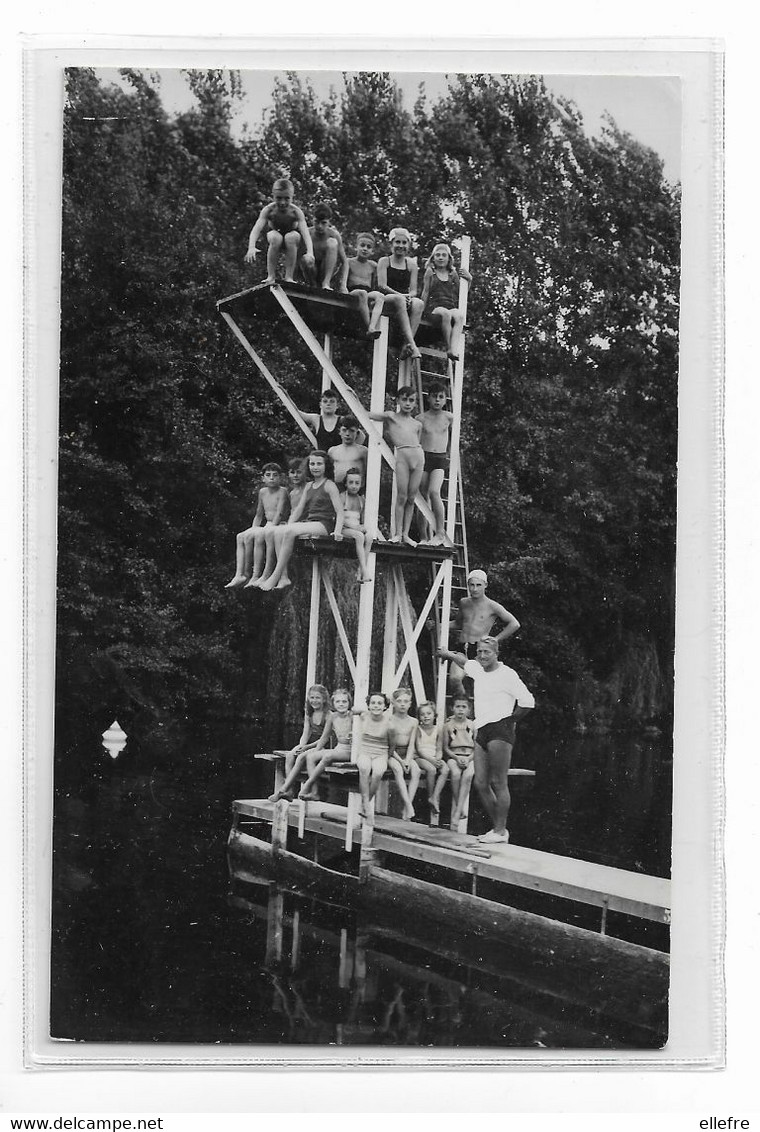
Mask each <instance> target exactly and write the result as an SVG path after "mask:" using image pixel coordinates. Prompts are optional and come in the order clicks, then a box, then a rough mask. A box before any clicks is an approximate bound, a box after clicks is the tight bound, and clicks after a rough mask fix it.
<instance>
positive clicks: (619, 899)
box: [232, 799, 670, 923]
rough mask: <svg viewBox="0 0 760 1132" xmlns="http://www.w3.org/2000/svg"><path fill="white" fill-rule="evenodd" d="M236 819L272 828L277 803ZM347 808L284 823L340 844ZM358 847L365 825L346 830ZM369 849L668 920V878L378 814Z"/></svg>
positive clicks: (238, 809)
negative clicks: (492, 842) (486, 843)
mask: <svg viewBox="0 0 760 1132" xmlns="http://www.w3.org/2000/svg"><path fill="white" fill-rule="evenodd" d="M232 809H233V814H234V822H235V825H237V822H238V820H239V819H240V818H253V819H256V820H259V821H265V822H268V823H270V824H271V823H272V819H273V816H274V809H275V804H274V803H272V802H269V801H266V800H265V799H251V800H244V799H241V800H237V801H235V802H233V804H232ZM347 817H348V808H347V807H346V806H339V805H333V804H329V803H326V802H294V803H291V804H290V805H289V806H288V813H287V821H288V825H289V826H295V827H297V828H298V829H299V830H302V831H305V830H309V831H310V832H313V833H318V834H323V835H325V836H327V837H331V838H334V839H336V840H339V841H344V842H345V841H346V840H347V829H346V823H347ZM350 834H351V837H350V840H351V841H352V842H353V843H354V844H359V845H360V844H361V843H362V826H361V825H359V826H357V827H356V828H354V829H352V830H351V831H350ZM372 848H373V849H377V850H379V851H380V852H385V853H390V854H395V855H397V856H401V857H406V858H409V859H412V860H417V861H424V862H426V863H428V864H431V865H439V866H442V867H444V868H449V869H452V870H454V871H456V872H460V873H468V874H469V875H471V876H472V877H473V878H478V877H484V878H487V879H489V880H494V881H499V882H501V883H503V884H511V885H515V886H517V887H519V888H526V889H530V890H532V891H534V892H543V893H546V894H547V895H551V896H560V897H564V898H565V899H567V900H575V901H578V902H579V903H582V904H590V905H593V906H596V907H598V908H602V909H603V911H604V912H605V913H606V911H607V910H609V911H613V912H623V913H625V914H626V915H629V916H637V917H639V918H641V919H646V920H654V921H657V922H659V923H670V881H669V880H667V879H666V878H664V877H652V876H645V875H643V874H641V873H633V872H628V871H626V870H625V869H616V868H612V867H610V866H609V865H599V864H596V863H595V862H593V861H581V860H578V859H576V858H573V857H562V856H559V855H557V854H554V853H543V852H541V851H539V850H536V849H527V848H525V847H524V846H521V845H510V844H505V845H489V846H487V847H486V846H484V845H482V844H481V843H480V842H478V841H477V839H476V838H474V837H470V836H468V835H465V834H460V833H456V832H454V831H452V830H448V829H440V828H432V827H427V826H423V825H419V824H417V823H414V822H405V821H402V820H400V819H399V818H392V817H389V816H388V815H386V814H376V815H375V822H374V832H373V836H372Z"/></svg>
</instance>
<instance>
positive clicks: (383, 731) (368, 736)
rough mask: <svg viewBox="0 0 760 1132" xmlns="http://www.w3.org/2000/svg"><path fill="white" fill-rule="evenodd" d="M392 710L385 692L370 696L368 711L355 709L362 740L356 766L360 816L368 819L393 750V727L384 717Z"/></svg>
mask: <svg viewBox="0 0 760 1132" xmlns="http://www.w3.org/2000/svg"><path fill="white" fill-rule="evenodd" d="M389 706H390V702H389V700H388V697H387V696H386V695H385V693H384V692H370V694H369V695H368V696H367V709H368V710H367V711H360V709H357V708H354V712H355V713H356V714H358V715H359V716H360V719H361V740H360V743H359V754H358V756H357V759H356V764H357V766H358V768H359V792H360V793H361V798H362V805H361V813H362V817H365V818H369V817H370V816H371V814H372V805H373V802H374V800H375V795H376V794H377V792H378V790H379V788H380V783H381V782H382V781H383V775H384V774H385V772H386V770H387V769H388V759H389V757H390V755H391V754H392V753H393V749H394V736H393V726H392V723H391V721H390V719H388V717H387V716H386V714H385V712H386V710H387V709H388V707H389Z"/></svg>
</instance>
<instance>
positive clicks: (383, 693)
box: [367, 691, 391, 708]
mask: <svg viewBox="0 0 760 1132" xmlns="http://www.w3.org/2000/svg"><path fill="white" fill-rule="evenodd" d="M373 696H380V697H381V699H383V700H385V706H386V708H389V707H390V706H391V701H390V700H389V699H388V697H387V696H386V694H385V692H380V691H375V692H368V693H367V707H369V701H370V700H371V699H372V697H373Z"/></svg>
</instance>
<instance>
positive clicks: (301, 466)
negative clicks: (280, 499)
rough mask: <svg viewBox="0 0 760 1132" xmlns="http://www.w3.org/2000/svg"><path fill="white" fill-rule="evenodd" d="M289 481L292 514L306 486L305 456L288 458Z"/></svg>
mask: <svg viewBox="0 0 760 1132" xmlns="http://www.w3.org/2000/svg"><path fill="white" fill-rule="evenodd" d="M288 482H289V484H290V491H289V493H288V498H289V500H290V514H291V515H292V514H293V512H294V511H295V509H296V507H297V506H298V501H299V499H300V498H301V496H302V495H303V491H304V488H305V487H306V457H305V456H293V458H292V459H290V460H288Z"/></svg>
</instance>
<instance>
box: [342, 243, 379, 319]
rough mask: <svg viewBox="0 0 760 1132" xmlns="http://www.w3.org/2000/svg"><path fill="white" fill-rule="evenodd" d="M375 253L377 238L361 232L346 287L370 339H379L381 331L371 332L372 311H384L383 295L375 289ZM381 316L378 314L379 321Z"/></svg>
mask: <svg viewBox="0 0 760 1132" xmlns="http://www.w3.org/2000/svg"><path fill="white" fill-rule="evenodd" d="M374 251H375V237H374V236H373V235H372V233H371V232H360V233H359V235H358V236H357V237H356V255H355V256H351V258H350V259H349V261H348V279H347V280H346V287H347V288H348V293H349V295H351V296H352V297H353V298H354V299H355V300H356V304H357V306H358V307H359V314H360V315H361V316H362V321H363V323H364V325H365V326H366V327H367V337H368V338H378V337H379V336H380V329H379V327H376V328H375V329H374V330H370V310H371V311H372V313H373V314H374V311H375V307H376V306H378V305H379V307H380V313H381V314H382V309H383V294H382V292H381V291H378V290H377V289H376V287H375V274H376V272H377V263H376V262H375V260H374V259H372V258H371V257H372V255H373V253H374ZM379 318H380V315H379V314H378V321H379Z"/></svg>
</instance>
